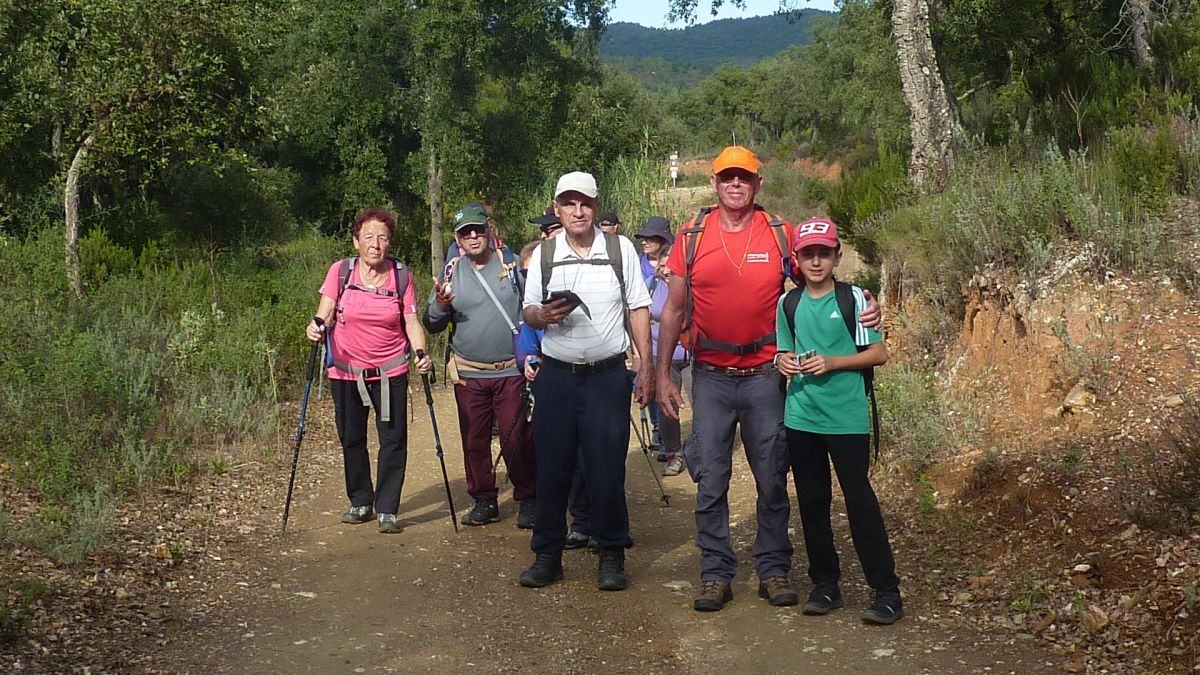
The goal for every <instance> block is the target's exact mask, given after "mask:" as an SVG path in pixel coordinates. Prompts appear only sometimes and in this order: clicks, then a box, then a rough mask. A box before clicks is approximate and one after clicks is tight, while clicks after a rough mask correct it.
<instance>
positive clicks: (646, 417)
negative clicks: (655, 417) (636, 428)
mask: <svg viewBox="0 0 1200 675" xmlns="http://www.w3.org/2000/svg"><path fill="white" fill-rule="evenodd" d="M638 419H639V421H640V422H641V423H642V437H643V438H645V439H646V444H647V445H649V446H650V448H651V449H654V436H653V435H652V434H651V433H650V411H649V410H648V409H647V408H642V412H641V414H640V415H639V416H638Z"/></svg>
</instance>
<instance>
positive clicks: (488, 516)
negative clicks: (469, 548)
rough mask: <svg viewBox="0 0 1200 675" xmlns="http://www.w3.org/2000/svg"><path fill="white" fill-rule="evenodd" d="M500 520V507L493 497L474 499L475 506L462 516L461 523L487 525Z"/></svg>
mask: <svg viewBox="0 0 1200 675" xmlns="http://www.w3.org/2000/svg"><path fill="white" fill-rule="evenodd" d="M499 520H500V507H499V506H497V505H496V500H495V499H476V500H475V508H473V509H471V510H470V512H468V513H467V515H465V516H463V517H462V524H463V525H487V524H488V523H494V522H497V521H499Z"/></svg>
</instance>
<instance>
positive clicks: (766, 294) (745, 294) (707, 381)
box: [656, 145, 879, 612]
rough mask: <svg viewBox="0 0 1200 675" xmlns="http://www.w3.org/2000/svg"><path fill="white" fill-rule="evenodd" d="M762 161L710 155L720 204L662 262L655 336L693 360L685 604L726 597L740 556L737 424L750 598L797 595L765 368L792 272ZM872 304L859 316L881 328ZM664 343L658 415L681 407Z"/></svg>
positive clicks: (777, 415) (782, 467)
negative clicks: (759, 200)
mask: <svg viewBox="0 0 1200 675" xmlns="http://www.w3.org/2000/svg"><path fill="white" fill-rule="evenodd" d="M761 168H762V163H761V162H760V161H759V159H758V157H757V156H756V155H755V154H754V153H753V152H751V151H750V150H748V149H746V148H744V147H741V146H738V145H734V146H730V147H727V148H725V150H723V151H722V152H721V154H720V155H718V156H717V158H716V159H714V160H713V167H712V169H713V172H712V187H713V190H714V191H715V192H716V193H717V205H716V206H715V207H706V208H704V209H702V210H701V211H700V213H699V214H698V215H697V216H696V217H695V218H693V219H692V220H691V221H690V222H688V223H687V224H686V225H684V226H683V227H682V228H680V231H679V235H678V237H677V238H676V240H675V245H674V246H673V247H672V248H671V254H670V256H669V258H668V259H667V268H668V269H669V270H670V272H671V274H670V276H669V278H668V285H669V289H670V290H669V292H668V296H667V301H666V305H665V306H664V307H663V311H662V323H661V326H660V329H659V336H658V337H659V344H674V343H675V340H677V339H678V338H679V337H680V333H681V332H683V333H684V334H685V335H684V336H685V337H686V338H687V340H685V344H690V345H691V356H692V370H693V374H692V405H693V406H694V407H695V410H694V411H693V413H692V436H691V438H690V439H689V440H688V442H687V444H686V446H685V447H684V459H685V461H686V462H687V468H688V472H689V473H690V474H691V476H692V480H693V481H695V483H696V508H695V513H696V547H697V548H698V549H700V582H701V584H700V592H699V593H698V594H697V596H696V598H695V600H694V602H693V605H692V606H693V607H694V608H695V609H696V610H697V611H709V612H711V611H717V610H720V609H721V608H722V607H724V605H725V603H726V602H728V601H729V600H732V599H733V593H732V592H731V591H730V582H731V581H732V580H733V576H734V573H735V572H736V571H737V554H736V553H734V550H733V547H732V546H731V543H730V535H729V497H728V495H729V479H730V476H731V474H732V470H733V466H732V462H733V440H734V435H735V433H736V432H737V431H738V428H739V427H740V428H741V437H742V442H743V445H744V446H745V452H746V460H747V462H748V464H749V465H750V471H751V472H752V473H753V474H754V482H755V486H756V487H757V491H758V501H757V521H758V522H757V525H758V531H757V536H756V537H755V541H754V562H755V568H756V571H757V573H758V579H759V588H758V594H759V596H760V597H762V598H763V599H765V600H767V601H768V602H770V604H771V605H774V606H786V605H795V604H797V603H798V602H799V597H798V595H797V593H796V591H795V590H794V589H793V588H792V585H791V581H790V580H789V579H788V575H789V572H790V571H791V560H792V543H791V539H790V538H789V537H788V516H789V515H790V513H791V503H790V502H789V500H788V494H787V469H788V454H787V449H786V447H785V442H784V427H783V403H784V393H783V392H784V388H783V381H782V378H783V376H782V375H781V374H780V373H779V371H778V370H776V368H775V367H774V364H773V359H774V358H775V354H776V352H777V350H776V348H775V315H776V304H777V303H778V300H779V297H780V295H782V294H783V283H784V281H785V280H786V279H787V278H788V277H790V276H792V274H793V268H792V265H791V247H790V245H789V243H788V242H790V241H791V230H792V226H791V225H790V224H789V223H787V222H785V221H783V220H781V219H779V218H777V217H775V216H773V215H771V214H769V213H768V212H767V211H766V210H764V209H763V208H762V207H761V206H759V205H758V204H756V203H755V197H756V196H757V195H758V193H759V190H760V189H761V188H762V182H763V179H762V176H761V175H760V173H759V172H760V169H761ZM878 310H879V305H878V304H877V303H875V302H874V300H872V301H871V304H870V305H869V306H868V307H867V310H866V311H864V312H863V313H862V316H861V317H860V321H861V323H863V324H864V325H878V323H879V311H878ZM671 357H672V354H671V350H668V349H664V350H662V353H660V354H659V355H658V362H657V364H656V368H657V380H658V382H657V391H658V397H657V400H658V403H659V409H660V411H661V412H662V414H663V415H666V416H667V417H669V418H671V419H678V417H679V411H680V409H681V408H682V407H683V398H682V397H681V396H680V393H679V385H678V384H677V383H676V382H675V380H674V379H673V378H672V377H671Z"/></svg>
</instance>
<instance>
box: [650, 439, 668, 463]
mask: <svg viewBox="0 0 1200 675" xmlns="http://www.w3.org/2000/svg"><path fill="white" fill-rule="evenodd" d="M650 452H653V453H654V459H657V460H658V461H660V462H665V461H667V457H668V455H667V449H666V448H665V447H663V446H661V445H659V444H657V443H655V444H652V445H651V446H650Z"/></svg>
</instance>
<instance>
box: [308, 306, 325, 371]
mask: <svg viewBox="0 0 1200 675" xmlns="http://www.w3.org/2000/svg"><path fill="white" fill-rule="evenodd" d="M313 323H315V324H317V327H318V328H320V327H322V326H324V325H325V320H324V319H322V318H321V317H319V316H314V317H313ZM318 344H319V343H316V342H314V343H313V345H312V350H311V351H309V353H308V373H307V375H306V377H305V379H306V380H308V381H309V382H312V380H313V375H314V373H316V370H317V351H318V349H317V346H318Z"/></svg>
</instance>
